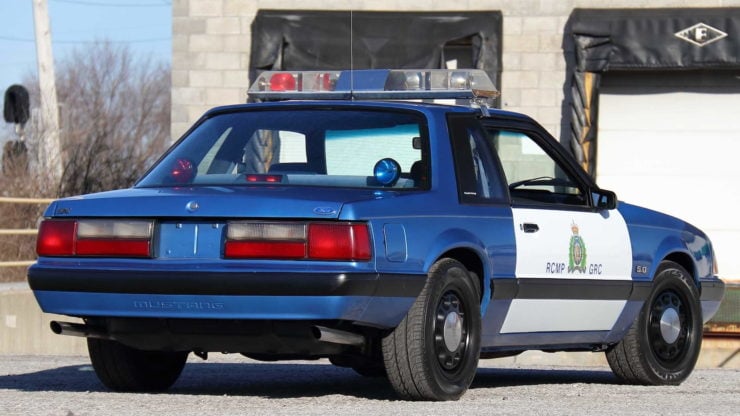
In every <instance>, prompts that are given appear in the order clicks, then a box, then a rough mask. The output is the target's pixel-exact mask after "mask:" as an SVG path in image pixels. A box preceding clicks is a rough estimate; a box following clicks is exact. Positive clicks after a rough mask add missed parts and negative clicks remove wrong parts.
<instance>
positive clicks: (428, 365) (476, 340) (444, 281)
mask: <svg viewBox="0 0 740 416" xmlns="http://www.w3.org/2000/svg"><path fill="white" fill-rule="evenodd" d="M477 286H478V285H477V281H476V282H473V280H472V279H471V274H470V273H469V272H468V271H467V270H466V269H465V266H463V265H462V264H461V263H460V262H458V261H456V260H452V259H442V260H439V261H438V262H437V263H435V264H434V265H433V266H432V268H431V269H430V270H429V274H428V278H427V283H426V285H425V286H424V289H423V290H422V292H421V294H420V295H419V297H418V298H417V299H416V301H415V302H414V304H413V305H412V306H411V309H409V312H408V314H407V315H406V317H405V318H404V319H403V320H402V321H401V323H400V324H399V325H398V327H396V329H395V330H394V331H393V332H392V333H390V334H389V335H388V336H386V337H385V338H383V342H382V350H383V360H384V362H385V369H386V372H387V374H388V380H389V381H390V383H391V385H392V386H393V388H394V389H395V390H396V392H397V393H398V395H399V396H401V397H402V398H403V399H407V400H457V399H459V398H460V397H461V396H462V395H463V394H464V393H465V391H467V389H468V387H469V386H470V383H471V382H472V381H473V378H474V377H475V372H476V370H477V368H478V357H479V355H480V332H481V330H480V327H481V316H480V301H479V299H480V295H479V293H478V289H477Z"/></svg>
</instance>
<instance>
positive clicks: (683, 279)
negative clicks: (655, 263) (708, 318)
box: [639, 262, 702, 384]
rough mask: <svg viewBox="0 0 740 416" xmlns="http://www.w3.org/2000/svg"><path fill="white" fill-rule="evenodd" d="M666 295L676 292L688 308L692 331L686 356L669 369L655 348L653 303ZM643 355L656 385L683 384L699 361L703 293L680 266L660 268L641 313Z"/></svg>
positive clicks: (687, 344) (689, 331) (685, 348)
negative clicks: (652, 318) (652, 341)
mask: <svg viewBox="0 0 740 416" xmlns="http://www.w3.org/2000/svg"><path fill="white" fill-rule="evenodd" d="M666 291H673V292H675V293H676V294H678V296H679V297H680V298H681V300H682V302H683V303H685V304H686V310H687V312H688V313H690V315H691V316H690V317H689V322H688V325H689V329H688V335H687V340H686V346H685V347H684V353H683V356H682V357H681V358H680V359H679V360H678V361H676V363H674V364H672V365H670V366H666V365H664V363H663V362H662V361H661V360H660V359H659V358H658V356H657V355H656V353H655V351H654V349H653V347H652V345H651V335H650V314H651V310H652V306H653V303H654V302H655V301H656V299H657V298H658V297H659V296H660V295H661V294H663V293H665V292H666ZM639 331H640V332H639V333H640V337H639V338H640V352H641V354H640V355H641V358H642V361H643V364H644V366H645V368H649V369H650V372H649V374H648V375H649V377H650V378H653V380H652V381H653V384H680V383H681V382H682V381H683V380H685V379H686V377H688V376H689V374H691V372H692V370H693V369H694V366H695V365H696V361H697V359H698V358H699V352H700V349H701V341H702V313H701V304H700V302H699V293H698V290H697V288H696V286H695V285H694V282H693V281H692V280H691V277H690V275H689V273H688V272H687V271H686V270H685V269H684V268H683V267H681V266H680V265H679V264H677V263H673V262H664V263H663V264H661V265H660V266H659V267H658V270H657V272H656V275H655V279H654V280H653V290H652V292H651V293H650V297H649V298H648V299H647V300H646V301H645V305H644V306H643V308H642V311H641V312H640V327H639Z"/></svg>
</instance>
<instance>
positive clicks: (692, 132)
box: [596, 71, 740, 280]
mask: <svg viewBox="0 0 740 416" xmlns="http://www.w3.org/2000/svg"><path fill="white" fill-rule="evenodd" d="M598 123H599V131H598V148H597V152H598V156H597V165H596V167H597V173H596V176H597V182H598V183H599V185H600V186H601V187H603V188H605V189H610V190H613V191H615V192H616V193H617V195H618V196H619V199H620V200H622V201H626V202H630V203H634V204H637V205H642V206H645V207H649V208H652V209H656V210H658V211H662V212H666V213H669V214H671V215H674V216H676V217H679V218H682V219H684V220H686V221H688V222H690V223H692V224H694V225H696V226H697V227H699V228H701V229H702V230H704V231H705V232H706V233H707V234H709V237H710V238H711V239H712V243H713V244H714V247H715V251H716V253H717V259H718V262H719V272H720V277H722V278H723V279H726V280H740V252H739V251H738V250H739V249H740V71H737V72H733V73H730V72H725V71H722V72H719V71H714V72H694V71H691V72H686V73H669V74H666V73H660V74H655V73H653V74H651V73H621V74H620V73H616V74H610V73H607V74H605V75H604V77H603V83H602V89H601V93H600V96H599V122H598Z"/></svg>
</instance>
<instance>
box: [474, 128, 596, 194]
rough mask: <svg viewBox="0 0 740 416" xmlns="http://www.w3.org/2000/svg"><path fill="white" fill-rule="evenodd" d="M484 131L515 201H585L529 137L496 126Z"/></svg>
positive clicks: (573, 183) (572, 181)
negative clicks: (496, 155) (499, 161)
mask: <svg viewBox="0 0 740 416" xmlns="http://www.w3.org/2000/svg"><path fill="white" fill-rule="evenodd" d="M488 134H489V140H491V144H492V147H493V148H494V149H496V153H497V154H498V157H499V159H500V160H501V165H502V168H503V170H504V174H505V175H506V182H507V184H508V186H509V192H510V194H511V198H512V201H513V202H514V203H515V204H541V203H546V204H565V205H586V204H587V198H586V196H585V194H584V192H583V190H582V189H581V187H580V185H579V184H578V181H577V180H576V179H575V178H573V177H571V175H569V174H568V173H567V172H566V171H565V170H564V169H563V168H562V167H561V166H560V165H559V164H558V162H557V161H556V160H555V159H553V158H552V157H551V156H550V155H549V154H548V153H547V152H546V151H545V150H544V149H543V148H542V147H541V146H540V145H539V144H538V143H537V142H536V141H535V140H533V139H532V137H530V136H529V135H527V134H526V133H522V132H518V131H508V130H498V129H489V130H488Z"/></svg>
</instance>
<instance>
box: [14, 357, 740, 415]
mask: <svg viewBox="0 0 740 416" xmlns="http://www.w3.org/2000/svg"><path fill="white" fill-rule="evenodd" d="M0 359H2V365H0V415H60V416H73V415H74V416H77V415H80V416H81V415H129V414H130V415H133V414H136V415H158V416H166V415H178V416H181V415H263V414H264V415H271V416H272V415H283V414H301V415H326V414H331V413H334V414H364V415H386V414H397V415H404V416H405V415H432V414H445V415H462V414H465V415H469V414H486V415H491V414H517V415H531V414H543V415H545V414H567V415H574V414H582V415H585V414H589V415H592V414H607V415H612V414H620V415H621V414H629V415H635V414H641V415H642V414H644V415H682V414H702V415H730V414H737V411H738V409H740V371H739V370H727V369H713V370H696V371H695V372H694V374H693V375H692V376H691V377H690V378H689V379H688V380H687V381H686V382H684V383H683V384H682V385H681V386H676V387H644V386H623V385H619V384H617V382H616V380H615V378H614V376H613V375H612V374H611V372H610V371H609V369H608V368H603V367H586V368H584V367H580V368H569V367H544V366H542V367H528V368H520V367H512V366H504V367H497V362H496V360H486V361H482V362H481V368H480V369H479V370H478V375H477V377H476V378H475V381H474V382H473V385H472V386H471V388H470V390H469V391H468V392H467V394H466V395H465V396H463V398H462V399H460V400H459V401H457V402H446V403H429V402H403V401H399V400H397V398H396V397H395V395H394V393H393V391H392V390H391V388H390V386H389V385H388V384H387V382H386V381H385V380H384V379H368V378H363V377H361V376H359V375H356V374H355V373H354V372H353V371H352V370H348V369H343V368H337V367H334V366H332V365H330V364H328V362H327V361H325V360H322V361H308V362H307V361H294V362H279V363H261V362H257V361H252V360H248V359H246V358H242V357H241V356H239V355H228V356H226V355H220V354H214V355H212V357H211V358H210V359H209V360H208V361H207V362H203V361H201V360H200V359H199V358H196V357H193V356H191V357H190V360H189V362H188V364H187V366H186V367H185V371H184V372H183V374H182V376H181V377H180V379H179V380H178V382H177V383H176V384H175V385H174V386H173V388H172V389H170V390H169V391H168V392H167V393H163V394H122V393H111V392H108V391H106V390H105V389H104V388H103V387H102V385H100V384H99V382H98V381H97V378H96V377H95V374H94V372H93V370H92V367H91V366H90V364H89V361H88V359H87V357H63V356H9V355H5V356H0Z"/></svg>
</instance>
